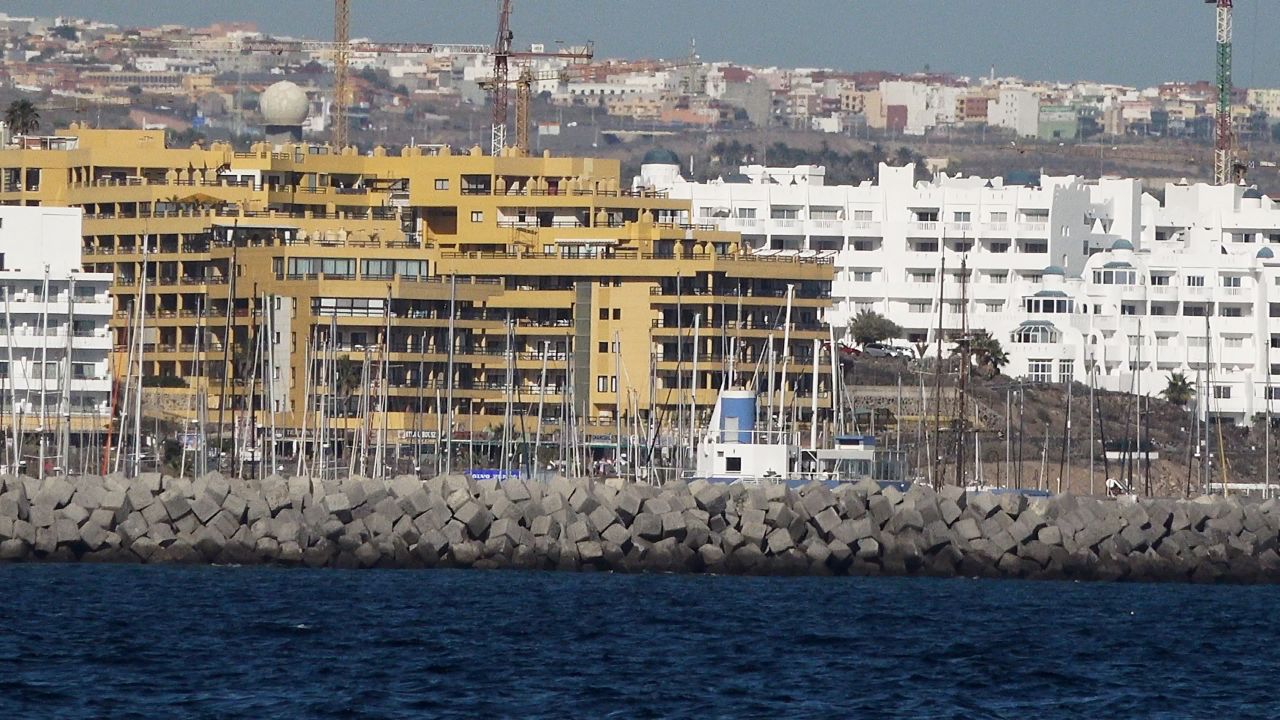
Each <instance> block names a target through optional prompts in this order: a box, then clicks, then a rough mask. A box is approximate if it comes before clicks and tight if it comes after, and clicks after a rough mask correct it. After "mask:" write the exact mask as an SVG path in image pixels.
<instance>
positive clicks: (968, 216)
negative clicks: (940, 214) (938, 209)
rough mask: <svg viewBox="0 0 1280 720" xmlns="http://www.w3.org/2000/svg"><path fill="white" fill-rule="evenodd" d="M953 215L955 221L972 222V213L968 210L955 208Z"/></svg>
mask: <svg viewBox="0 0 1280 720" xmlns="http://www.w3.org/2000/svg"><path fill="white" fill-rule="evenodd" d="M953 217H954V218H955V221H956V222H958V223H967V222H973V213H971V212H969V211H968V210H964V211H961V210H957V211H956V212H955V215H954V216H953Z"/></svg>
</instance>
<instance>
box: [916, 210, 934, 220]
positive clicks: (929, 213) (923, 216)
mask: <svg viewBox="0 0 1280 720" xmlns="http://www.w3.org/2000/svg"><path fill="white" fill-rule="evenodd" d="M911 215H912V217H913V218H914V219H915V221H916V222H938V211H937V210H912V211H911Z"/></svg>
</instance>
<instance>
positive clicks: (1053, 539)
mask: <svg viewBox="0 0 1280 720" xmlns="http://www.w3.org/2000/svg"><path fill="white" fill-rule="evenodd" d="M1036 539H1037V540H1039V541H1040V542H1041V543H1042V544H1044V545H1046V546H1050V545H1059V546H1060V545H1062V531H1061V530H1059V529H1058V528H1057V527H1055V526H1053V525H1046V526H1045V527H1042V528H1040V530H1039V531H1038V532H1037V533H1036Z"/></svg>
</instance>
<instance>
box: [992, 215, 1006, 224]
mask: <svg viewBox="0 0 1280 720" xmlns="http://www.w3.org/2000/svg"><path fill="white" fill-rule="evenodd" d="M991 222H993V223H1003V222H1009V213H1007V212H993V213H991Z"/></svg>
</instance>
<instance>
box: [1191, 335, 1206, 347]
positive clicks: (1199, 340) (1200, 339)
mask: <svg viewBox="0 0 1280 720" xmlns="http://www.w3.org/2000/svg"><path fill="white" fill-rule="evenodd" d="M1204 346H1205V338H1204V336H1203V335H1200V336H1197V335H1192V336H1190V337H1188V338H1187V347H1189V348H1202V347H1204Z"/></svg>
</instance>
